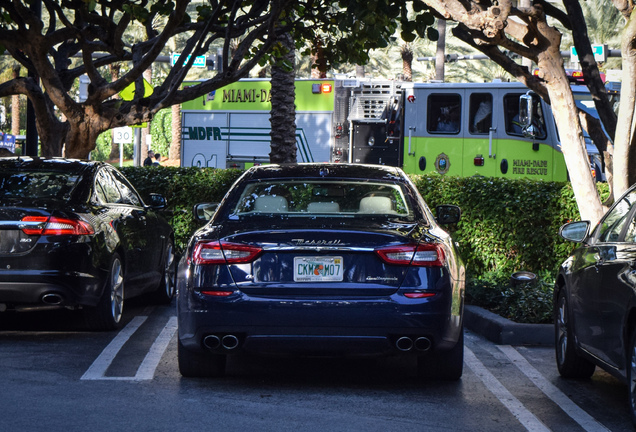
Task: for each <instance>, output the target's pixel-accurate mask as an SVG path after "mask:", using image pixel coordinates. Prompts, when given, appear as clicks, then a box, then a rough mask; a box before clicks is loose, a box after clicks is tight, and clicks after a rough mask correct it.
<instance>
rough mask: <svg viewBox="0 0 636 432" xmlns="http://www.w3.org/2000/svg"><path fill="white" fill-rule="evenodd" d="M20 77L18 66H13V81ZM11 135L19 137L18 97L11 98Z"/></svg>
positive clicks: (16, 95)
mask: <svg viewBox="0 0 636 432" xmlns="http://www.w3.org/2000/svg"><path fill="white" fill-rule="evenodd" d="M19 77H20V65H19V64H17V63H16V64H14V65H13V79H17V78H19ZM11 135H14V136H16V135H20V95H18V94H15V95H13V96H11Z"/></svg>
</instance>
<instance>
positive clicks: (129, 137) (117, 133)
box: [113, 126, 133, 144]
mask: <svg viewBox="0 0 636 432" xmlns="http://www.w3.org/2000/svg"><path fill="white" fill-rule="evenodd" d="M113 132H114V133H113V141H114V142H115V143H117V144H130V143H132V142H133V131H132V128H131V127H130V126H122V127H118V128H115V129H113Z"/></svg>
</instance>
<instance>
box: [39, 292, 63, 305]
mask: <svg viewBox="0 0 636 432" xmlns="http://www.w3.org/2000/svg"><path fill="white" fill-rule="evenodd" d="M63 300H64V299H63V298H62V296H61V295H59V294H54V293H49V294H44V295H43V296H42V303H46V304H48V305H54V306H57V305H59V304H62V301H63Z"/></svg>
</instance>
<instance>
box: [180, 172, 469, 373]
mask: <svg viewBox="0 0 636 432" xmlns="http://www.w3.org/2000/svg"><path fill="white" fill-rule="evenodd" d="M209 211H210V206H209V205H205V204H201V205H197V206H195V209H194V213H195V217H198V218H202V219H206V215H209V214H210V213H209ZM437 211H438V213H437V220H436V219H435V217H434V216H433V215H432V213H431V211H430V210H429V208H428V207H427V205H426V204H425V202H424V200H423V199H422V197H421V196H420V194H419V193H418V191H417V189H416V188H415V186H414V185H413V184H412V182H411V181H410V179H409V178H408V177H407V176H406V175H405V174H404V172H403V171H402V170H400V169H398V168H393V167H384V166H366V165H347V164H293V165H268V166H263V167H254V168H251V169H249V170H248V171H247V172H246V173H244V175H243V176H242V177H241V178H240V179H239V180H238V181H237V182H236V183H235V184H234V185H233V186H232V188H231V189H230V191H229V192H228V193H227V195H226V196H225V198H224V199H223V201H222V202H221V204H220V205H219V206H218V208H216V211H215V212H214V214H213V215H212V216H211V219H210V221H209V223H208V224H207V225H206V226H204V227H203V228H201V229H200V230H198V231H197V232H196V233H195V234H194V236H193V237H192V239H191V240H190V242H189V245H188V246H187V250H186V252H185V254H184V257H183V258H182V260H181V262H180V265H179V270H178V277H177V288H178V290H177V291H178V295H177V310H178V318H179V338H178V357H179V369H180V372H181V374H182V375H184V376H187V377H189V376H218V375H222V374H223V373H224V369H225V364H226V359H227V355H228V354H231V353H236V352H241V351H244V352H246V353H250V354H255V355H288V356H329V357H339V356H386V355H412V356H417V359H418V371H419V374H420V375H421V376H427V377H436V378H440V379H454V380H456V379H459V378H460V377H461V374H462V367H463V321H462V316H463V303H464V300H463V299H464V285H465V270H464V266H463V263H462V261H461V260H460V258H459V257H458V254H457V251H456V246H455V244H454V242H453V240H452V239H451V237H450V235H449V234H448V233H447V232H446V231H444V230H442V229H441V228H440V226H439V223H456V222H457V221H458V220H459V217H460V211H459V208H458V207H456V206H440V207H438V209H437Z"/></svg>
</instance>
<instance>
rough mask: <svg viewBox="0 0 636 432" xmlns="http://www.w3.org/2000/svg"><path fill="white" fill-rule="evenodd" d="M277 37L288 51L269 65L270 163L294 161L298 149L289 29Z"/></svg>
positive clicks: (292, 52)
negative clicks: (270, 101)
mask: <svg viewBox="0 0 636 432" xmlns="http://www.w3.org/2000/svg"><path fill="white" fill-rule="evenodd" d="M279 40H280V42H281V44H282V45H283V46H284V47H285V48H286V50H287V53H286V54H285V55H284V56H283V57H282V58H279V59H277V63H276V64H275V65H273V66H272V81H271V83H272V93H271V94H272V109H271V114H270V119H269V121H270V123H271V126H272V131H271V132H270V136H271V139H272V144H271V153H270V154H269V159H270V162H272V163H294V162H296V153H297V148H296V107H295V95H296V91H295V84H294V79H295V73H294V63H295V47H294V40H293V39H292V37H291V35H290V34H288V33H286V34H284V35H282V36H281V37H279ZM290 65H291V67H290ZM306 162H309V161H308V160H306Z"/></svg>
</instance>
